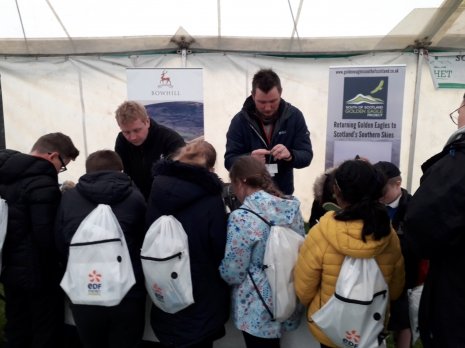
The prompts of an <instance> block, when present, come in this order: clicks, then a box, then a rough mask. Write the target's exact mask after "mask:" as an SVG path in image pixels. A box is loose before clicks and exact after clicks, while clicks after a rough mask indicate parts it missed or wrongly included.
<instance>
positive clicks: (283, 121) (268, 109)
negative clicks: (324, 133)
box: [224, 69, 313, 195]
mask: <svg viewBox="0 0 465 348" xmlns="http://www.w3.org/2000/svg"><path fill="white" fill-rule="evenodd" d="M281 93H282V87H281V81H280V79H279V76H278V75H277V74H276V73H275V72H274V71H273V70H271V69H262V70H259V71H258V72H257V73H256V74H255V75H254V77H253V80H252V94H251V95H250V96H249V97H248V98H247V99H246V100H245V102H244V106H243V107H242V110H241V111H240V112H239V113H238V114H237V115H236V116H234V118H233V119H232V121H231V124H230V126H229V130H228V133H227V135H226V140H227V141H226V153H225V155H224V165H225V167H226V169H228V170H229V169H230V168H231V166H232V164H233V163H234V161H235V159H236V158H237V157H239V156H243V155H251V156H253V157H255V158H257V159H258V160H260V161H261V162H263V163H265V164H266V166H267V168H268V171H269V172H270V174H271V175H272V176H273V180H274V181H275V183H276V184H277V186H278V187H279V189H280V190H281V191H283V193H285V194H288V195H290V194H292V193H293V192H294V173H293V170H294V168H305V167H307V166H308V165H310V162H311V161H312V158H313V151H312V144H311V142H310V132H309V131H308V129H307V125H306V123H305V119H304V117H303V115H302V112H301V111H300V110H299V109H297V108H296V107H294V106H292V105H291V104H289V103H287V102H286V101H284V100H283V99H281Z"/></svg>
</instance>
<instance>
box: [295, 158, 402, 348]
mask: <svg viewBox="0 0 465 348" xmlns="http://www.w3.org/2000/svg"><path fill="white" fill-rule="evenodd" d="M384 182H385V178H384V176H383V174H381V173H380V172H378V171H377V170H376V169H375V168H374V167H373V166H372V165H371V164H370V163H368V162H366V161H362V160H349V161H345V162H344V163H342V164H341V165H340V166H339V167H338V169H337V170H336V173H335V183H334V194H335V196H336V200H337V202H338V204H339V206H340V207H341V210H340V211H338V212H328V213H326V214H325V215H324V216H323V217H322V218H321V220H320V222H319V223H318V224H316V225H315V226H313V227H312V229H311V230H310V231H309V233H308V235H307V238H306V239H305V242H304V244H303V245H302V247H301V249H300V254H299V258H298V260H297V264H296V266H295V269H294V278H295V279H294V285H295V290H296V293H297V296H298V297H299V299H300V301H301V302H302V303H303V304H304V305H305V306H306V307H308V309H307V321H308V325H309V328H310V331H311V332H312V334H313V335H314V336H315V338H316V339H317V340H318V341H319V342H320V343H321V347H322V348H324V347H336V345H334V343H333V342H331V340H330V339H329V338H328V337H326V335H324V334H323V332H322V331H321V330H320V329H319V328H318V327H317V326H316V325H315V324H314V323H313V321H312V319H311V316H312V315H313V314H314V313H315V312H316V311H318V310H319V309H320V308H321V307H322V306H323V305H324V304H325V303H326V302H327V301H328V300H329V298H330V297H331V296H332V295H333V294H334V289H335V285H336V281H337V278H338V276H339V271H340V269H341V265H342V262H343V261H344V258H345V256H346V255H349V256H352V257H357V258H371V257H375V259H376V261H377V263H378V265H379V267H380V269H381V272H382V273H383V275H384V278H385V280H386V283H387V284H388V286H389V294H390V297H391V300H394V299H396V298H397V297H399V296H400V294H401V292H402V288H403V285H404V277H405V276H404V260H403V258H402V253H401V249H400V244H399V239H398V237H397V234H396V232H395V231H394V230H393V229H392V227H391V224H390V221H389V216H388V214H387V211H386V208H385V207H384V206H383V204H381V203H379V198H380V197H381V196H382V193H383V192H382V190H383V186H384Z"/></svg>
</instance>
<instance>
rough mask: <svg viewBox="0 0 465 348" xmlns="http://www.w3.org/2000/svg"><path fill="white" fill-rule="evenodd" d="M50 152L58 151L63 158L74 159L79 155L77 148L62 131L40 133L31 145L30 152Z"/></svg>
mask: <svg viewBox="0 0 465 348" xmlns="http://www.w3.org/2000/svg"><path fill="white" fill-rule="evenodd" d="M34 151H36V152H38V153H43V154H45V153H50V152H58V153H59V154H60V156H61V157H63V158H64V159H70V160H75V159H76V157H77V156H79V150H78V149H76V147H75V146H74V144H73V141H72V140H71V138H70V137H69V136H67V135H65V134H63V133H60V132H57V133H49V134H45V135H42V136H41V137H40V138H39V139H37V141H36V142H35V143H34V145H33V146H32V149H31V152H34Z"/></svg>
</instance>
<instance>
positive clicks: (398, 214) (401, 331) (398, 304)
mask: <svg viewBox="0 0 465 348" xmlns="http://www.w3.org/2000/svg"><path fill="white" fill-rule="evenodd" d="M374 166H375V167H376V168H378V169H379V170H380V171H381V172H382V173H384V175H385V176H386V179H387V182H386V185H385V186H384V195H383V197H382V198H381V202H382V203H384V204H385V205H386V209H387V210H388V214H389V217H390V219H391V224H392V227H393V228H394V229H395V230H396V232H397V236H398V237H399V241H400V246H401V248H402V255H403V256H404V262H405V286H404V291H403V292H402V295H401V296H400V297H399V298H398V299H397V300H395V301H393V302H391V307H390V310H391V313H390V318H389V324H388V329H389V330H391V331H394V339H395V343H396V347H397V348H409V347H410V345H411V339H412V331H411V328H410V319H409V318H410V317H409V304H408V296H407V289H411V288H413V287H414V286H415V285H416V282H417V275H418V261H417V260H415V257H414V255H413V253H412V252H410V251H409V249H408V247H407V243H406V240H405V237H404V229H403V225H404V217H405V214H406V212H407V206H408V202H409V201H410V198H411V197H412V196H411V195H410V194H409V193H408V192H407V190H405V189H403V188H402V187H401V186H402V177H401V173H400V170H399V168H398V167H397V166H396V165H394V164H393V163H391V162H385V161H380V162H377V163H375V164H374Z"/></svg>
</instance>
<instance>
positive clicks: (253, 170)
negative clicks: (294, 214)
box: [229, 156, 284, 198]
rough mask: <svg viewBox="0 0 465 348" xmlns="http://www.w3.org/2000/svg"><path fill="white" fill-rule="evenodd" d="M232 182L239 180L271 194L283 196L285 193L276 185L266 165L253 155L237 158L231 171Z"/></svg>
mask: <svg viewBox="0 0 465 348" xmlns="http://www.w3.org/2000/svg"><path fill="white" fill-rule="evenodd" d="M229 178H230V179H231V182H233V181H236V180H239V181H242V182H243V183H245V184H246V185H248V186H250V187H253V188H258V189H261V190H263V191H265V192H268V193H269V194H271V195H274V196H277V197H281V198H282V197H283V196H284V194H283V193H282V192H281V191H280V190H279V189H278V188H277V187H276V185H275V184H274V182H273V179H272V178H271V176H270V173H268V170H267V169H266V167H265V165H264V164H263V163H261V162H260V161H258V160H256V159H255V158H253V157H252V156H242V157H239V158H237V159H236V160H235V161H234V163H233V165H232V167H231V170H230V171H229Z"/></svg>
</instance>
